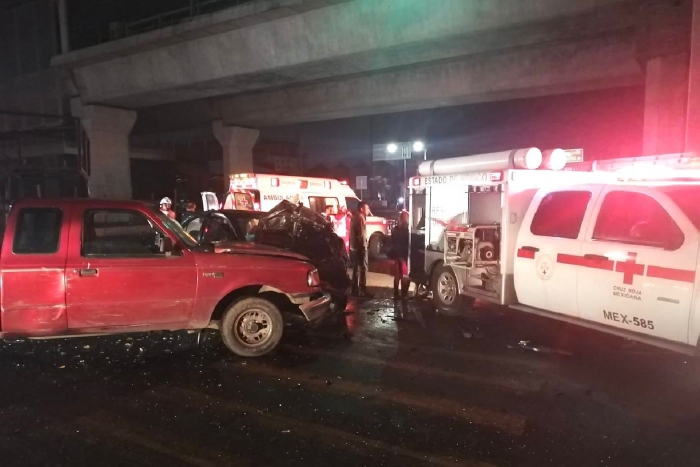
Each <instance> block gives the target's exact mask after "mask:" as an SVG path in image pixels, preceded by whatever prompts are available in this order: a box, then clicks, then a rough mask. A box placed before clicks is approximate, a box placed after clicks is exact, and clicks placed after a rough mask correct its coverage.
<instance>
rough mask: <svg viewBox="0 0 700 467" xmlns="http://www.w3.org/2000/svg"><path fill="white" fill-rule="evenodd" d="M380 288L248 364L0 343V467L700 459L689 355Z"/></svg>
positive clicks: (699, 397)
mask: <svg viewBox="0 0 700 467" xmlns="http://www.w3.org/2000/svg"><path fill="white" fill-rule="evenodd" d="M372 280H373V283H374V284H375V285H388V284H389V281H388V280H387V278H386V277H384V278H382V276H378V275H375V276H373V277H372ZM377 291H379V292H381V295H380V296H379V297H378V298H377V299H375V300H372V301H369V302H365V303H362V304H358V303H351V306H350V309H349V310H348V313H347V314H345V315H344V316H343V317H341V318H340V319H339V320H338V321H337V322H336V323H333V322H328V323H326V324H325V325H324V326H322V327H320V328H318V329H315V330H313V331H309V332H306V333H302V332H289V333H287V334H286V335H285V338H284V340H283V345H282V346H281V348H280V349H279V350H278V351H277V352H276V353H275V354H274V355H272V356H269V357H265V358H261V359H256V360H243V359H240V358H237V357H235V356H233V355H231V354H230V353H229V352H227V350H226V349H225V348H224V347H223V345H222V344H221V342H220V340H219V339H218V337H217V336H216V335H212V336H211V337H210V338H209V339H207V340H206V341H205V342H204V343H203V344H201V345H199V346H198V345H197V342H196V337H195V336H192V335H187V334H185V333H175V334H170V333H162V334H161V333H157V334H151V335H134V336H130V337H126V336H118V337H110V338H84V339H78V340H54V341H43V342H36V341H34V342H12V343H10V342H6V343H3V344H1V345H0V375H2V383H1V384H2V386H1V387H2V389H1V390H0V465H2V466H101V465H108V466H129V467H137V466H158V467H164V466H202V467H208V466H317V465H318V466H321V465H324V466H325V465H329V466H363V465H368V466H383V465H391V466H394V465H395V466H422V465H438V466H533V467H535V466H536V467H540V466H547V465H552V466H594V465H595V466H601V465H603V466H605V465H609V466H647V465H649V466H657V465H658V466H694V465H700V444H699V443H698V438H699V436H700V434H699V433H700V430H699V429H700V365H698V363H697V362H695V361H693V360H690V359H689V358H687V357H685V356H682V355H675V354H671V353H668V352H665V351H661V350H656V349H654V348H651V347H646V346H644V345H631V344H630V343H629V342H626V341H624V340H621V339H618V338H614V337H610V336H605V335H601V334H598V333H595V332H592V331H587V330H583V329H579V328H576V327H573V326H568V325H563V324H561V323H557V322H554V321H549V320H546V319H543V318H538V317H534V316H529V315H526V314H523V313H519V312H514V311H509V310H501V309H495V308H491V307H486V306H480V307H477V308H476V309H475V310H474V311H472V312H470V313H468V314H466V315H465V316H464V317H461V318H445V317H440V316H436V315H435V313H434V312H432V311H431V309H430V307H429V306H428V305H427V304H425V303H418V302H409V303H408V304H406V305H405V307H404V308H403V309H402V308H401V307H399V308H398V309H397V308H396V307H395V306H394V303H393V302H392V301H391V300H388V299H384V298H382V296H388V292H389V290H388V289H377ZM520 341H529V342H528V344H524V345H526V346H528V347H531V348H536V349H537V350H538V351H535V350H532V349H528V348H524V347H522V346H521V345H519V343H520Z"/></svg>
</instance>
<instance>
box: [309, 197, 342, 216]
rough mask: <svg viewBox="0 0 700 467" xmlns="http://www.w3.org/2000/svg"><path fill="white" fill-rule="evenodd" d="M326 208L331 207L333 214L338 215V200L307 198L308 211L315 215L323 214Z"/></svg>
mask: <svg viewBox="0 0 700 467" xmlns="http://www.w3.org/2000/svg"><path fill="white" fill-rule="evenodd" d="M326 206H333V211H334V212H333V214H337V213H338V198H325V197H320V196H309V209H311V210H312V211H314V212H317V213H319V214H320V213H323V212H325V210H326Z"/></svg>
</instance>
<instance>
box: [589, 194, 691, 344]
mask: <svg viewBox="0 0 700 467" xmlns="http://www.w3.org/2000/svg"><path fill="white" fill-rule="evenodd" d="M695 202H697V200H695ZM581 253H582V261H583V262H584V264H583V265H584V266H585V267H581V268H580V272H579V275H578V304H579V309H580V310H581V317H582V318H584V319H587V320H591V321H595V322H598V323H601V324H606V325H609V326H615V327H618V328H622V329H625V330H627V331H634V332H638V333H643V334H648V335H650V336H654V337H659V338H663V339H667V340H672V341H675V342H682V343H688V320H689V316H690V310H691V303H692V298H693V288H694V282H695V270H696V267H697V256H698V231H697V229H696V228H695V226H694V225H693V223H692V222H691V221H690V220H689V219H688V217H687V216H686V215H685V214H684V213H683V211H682V210H681V209H680V208H679V207H678V205H677V204H675V203H674V202H673V201H672V199H671V198H670V197H669V196H668V195H666V194H664V193H663V192H662V191H661V190H660V189H657V188H654V187H649V186H624V185H608V186H606V187H605V189H604V191H603V193H602V195H601V197H600V199H599V201H598V203H597V204H596V206H595V208H594V212H593V216H592V222H591V223H590V225H589V227H588V231H587V232H586V236H585V239H584V242H583V247H582V251H581ZM693 344H695V342H693Z"/></svg>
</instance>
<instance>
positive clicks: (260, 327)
mask: <svg viewBox="0 0 700 467" xmlns="http://www.w3.org/2000/svg"><path fill="white" fill-rule="evenodd" d="M283 329H284V322H283V320H282V314H281V313H280V311H279V310H278V309H277V307H276V306H275V305H274V304H272V303H271V302H269V301H267V300H265V299H264V298H258V297H250V298H244V299H242V300H238V301H237V302H235V303H233V304H231V306H229V307H228V309H227V310H226V312H225V313H224V317H223V319H222V320H221V338H222V339H223V341H224V344H226V347H228V348H229V349H230V350H231V351H232V352H233V353H235V354H236V355H240V356H241V357H260V356H262V355H265V354H267V353H269V352H271V351H272V350H274V349H275V347H277V344H279V341H280V339H281V338H282V332H283Z"/></svg>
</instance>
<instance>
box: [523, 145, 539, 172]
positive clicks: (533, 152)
mask: <svg viewBox="0 0 700 467" xmlns="http://www.w3.org/2000/svg"><path fill="white" fill-rule="evenodd" d="M540 165H542V151H540V150H539V149H537V148H530V149H528V150H527V152H526V153H525V167H527V168H528V169H530V170H535V169H539V168H540Z"/></svg>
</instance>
